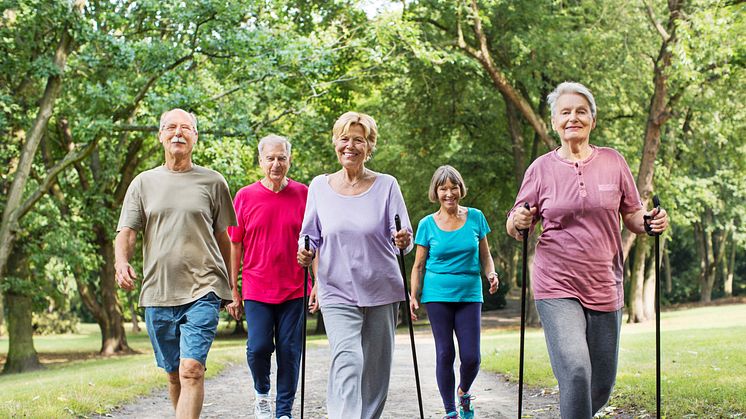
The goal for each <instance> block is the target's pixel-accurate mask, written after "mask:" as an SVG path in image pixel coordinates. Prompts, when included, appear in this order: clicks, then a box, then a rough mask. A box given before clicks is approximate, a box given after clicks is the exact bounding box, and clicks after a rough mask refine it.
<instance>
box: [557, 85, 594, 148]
mask: <svg viewBox="0 0 746 419" xmlns="http://www.w3.org/2000/svg"><path fill="white" fill-rule="evenodd" d="M555 107H556V108H555V109H557V111H556V113H555V114H554V115H553V116H552V128H554V130H555V131H557V134H559V137H560V140H562V142H563V143H565V142H584V141H588V138H589V137H590V135H591V130H592V129H593V128H595V127H596V120H595V119H593V115H592V114H591V106H590V104H589V103H588V100H587V99H586V98H585V96H583V95H581V94H578V93H565V94H563V95H561V96H560V97H558V98H557V103H556V104H555Z"/></svg>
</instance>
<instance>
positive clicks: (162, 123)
mask: <svg viewBox="0 0 746 419" xmlns="http://www.w3.org/2000/svg"><path fill="white" fill-rule="evenodd" d="M173 111H182V112H184V113H185V114H187V115H189V119H191V120H192V128H194V132H197V117H196V116H194V114H193V113H191V112H187V111H185V110H184V109H181V108H173V109H169V110H167V111H166V112H163V113H162V114H161V119H160V121H159V124H158V126H159V128H158V130H159V131H161V130H163V125H164V119H165V118H166V115H168V114H169V113H171V112H173Z"/></svg>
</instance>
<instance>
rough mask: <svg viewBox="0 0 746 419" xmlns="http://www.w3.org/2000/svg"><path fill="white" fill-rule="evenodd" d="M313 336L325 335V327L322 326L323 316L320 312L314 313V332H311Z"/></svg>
mask: <svg viewBox="0 0 746 419" xmlns="http://www.w3.org/2000/svg"><path fill="white" fill-rule="evenodd" d="M313 334H314V335H325V334H326V326H324V316H323V315H322V314H321V311H320V310H319V311H317V312H316V330H315V331H314V332H313Z"/></svg>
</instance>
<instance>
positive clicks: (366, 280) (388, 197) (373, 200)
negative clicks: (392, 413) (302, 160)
mask: <svg viewBox="0 0 746 419" xmlns="http://www.w3.org/2000/svg"><path fill="white" fill-rule="evenodd" d="M377 136H378V132H377V127H376V122H375V120H373V118H371V117H370V116H368V115H365V114H361V113H357V112H347V113H345V114H343V115H342V116H341V117H339V119H338V120H337V122H335V123H334V128H333V130H332V143H333V144H334V150H335V151H336V154H337V159H338V160H339V163H340V164H341V166H342V168H341V169H340V170H339V171H337V172H335V173H332V174H325V175H320V176H317V177H316V178H314V179H313V181H312V182H311V185H310V186H309V188H308V201H307V202H306V212H305V216H304V219H303V227H302V228H301V233H300V240H299V250H298V263H300V264H301V265H302V266H309V265H310V264H311V261H312V260H313V258H314V257H315V256H316V257H318V260H317V261H316V262H317V266H316V275H317V287H318V288H317V287H314V290H313V292H312V293H311V298H310V301H309V306H310V307H311V308H312V309H314V308H315V307H316V306H317V302H318V305H319V306H320V308H321V312H322V313H323V315H324V323H325V325H326V331H327V337H328V339H329V346H330V349H331V366H330V369H329V384H328V388H327V410H328V415H329V417H330V418H331V419H343V418H344V419H346V418H379V417H380V416H381V414H382V413H383V407H384V404H385V402H386V394H387V393H388V386H389V378H390V375H391V363H392V356H393V352H394V329H395V326H396V315H397V312H398V306H399V302H400V301H401V300H403V297H404V285H403V283H402V278H401V274H400V272H399V267H398V264H397V260H396V254H397V252H398V250H397V248H399V249H404V250H405V251H407V252H408V251H410V250H411V248H412V228H411V224H410V222H409V216H408V215H407V208H406V207H405V205H404V199H403V197H402V194H401V191H400V189H399V185H398V183H397V182H396V179H395V178H394V177H392V176H390V175H387V174H383V173H376V172H374V171H372V170H369V169H367V168H366V167H365V162H366V161H368V160H369V159H370V157H371V155H372V153H373V151H374V150H375V146H376V139H377ZM397 214H398V215H399V217H400V218H401V222H402V229H401V230H400V231H396V227H395V224H394V216H395V215H397ZM306 235H308V236H309V238H310V247H311V250H309V251H306V250H304V238H305V236H306ZM317 296H318V299H317Z"/></svg>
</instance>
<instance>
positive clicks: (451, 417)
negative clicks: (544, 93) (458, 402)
mask: <svg viewBox="0 0 746 419" xmlns="http://www.w3.org/2000/svg"><path fill="white" fill-rule="evenodd" d="M443 419H458V412H456V411H453V412H450V413H446V415H445V416H443Z"/></svg>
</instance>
